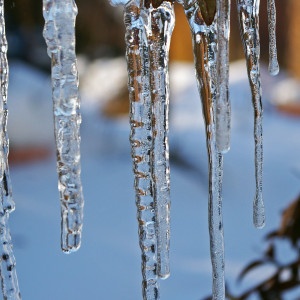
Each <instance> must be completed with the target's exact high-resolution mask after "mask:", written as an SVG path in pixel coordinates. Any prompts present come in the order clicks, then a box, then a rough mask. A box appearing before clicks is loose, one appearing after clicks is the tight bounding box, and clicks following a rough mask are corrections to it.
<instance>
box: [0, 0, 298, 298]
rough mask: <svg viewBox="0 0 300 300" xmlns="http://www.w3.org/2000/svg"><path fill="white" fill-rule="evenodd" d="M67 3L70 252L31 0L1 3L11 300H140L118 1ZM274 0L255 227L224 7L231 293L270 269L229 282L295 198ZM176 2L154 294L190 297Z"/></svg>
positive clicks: (243, 81)
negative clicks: (78, 157) (16, 292)
mask: <svg viewBox="0 0 300 300" xmlns="http://www.w3.org/2000/svg"><path fill="white" fill-rule="evenodd" d="M76 3H77V6H78V10H79V14H78V17H77V23H76V35H77V53H78V67H79V75H80V91H81V97H82V115H83V122H82V128H81V133H82V181H83V188H84V194H85V200H86V204H85V220H84V232H83V244H82V247H81V249H80V250H79V251H78V252H77V253H74V254H71V255H65V254H62V253H61V252H60V249H59V248H60V245H59V243H60V241H59V239H60V205H59V200H58V192H57V175H56V170H55V169H56V165H55V164H56V163H55V147H54V143H55V142H54V138H53V121H52V102H51V81H50V59H49V57H48V56H47V51H46V46H45V42H44V40H43V36H42V31H43V25H44V20H43V15H42V1H36V0H15V1H13V0H8V1H5V17H6V31H7V36H8V44H9V52H8V56H9V64H10V83H9V94H8V107H9V121H8V134H9V137H10V158H9V159H10V166H11V177H12V183H13V192H14V198H15V201H16V206H17V209H16V211H15V212H14V213H13V214H12V215H11V218H10V227H11V233H12V239H13V242H14V250H15V255H16V259H17V271H18V275H19V284H20V289H21V292H22V294H23V299H31V300H38V299H43V300H48V299H49V300H50V299H51V300H52V299H58V300H63V299H66V300H71V299H72V300H77V299H78V300H79V299H109V300H110V299H112V300H114V299H123V300H133V299H141V298H142V297H141V291H140V286H141V275H140V250H139V246H138V240H137V222H136V208H135V200H134V192H133V175H132V166H131V158H130V147H129V141H128V136H129V123H128V110H129V103H128V93H127V88H126V81H127V76H126V62H125V57H124V53H125V44H124V25H123V14H122V8H120V7H118V8H116V7H111V6H110V4H109V3H108V1H107V0H77V1H76ZM276 6H277V11H278V14H277V22H278V23H277V24H278V25H277V41H278V43H277V45H278V58H279V63H280V68H281V72H280V74H279V75H278V76H277V77H274V78H273V77H271V76H270V75H269V74H268V72H267V63H268V32H267V1H266V0H263V1H261V9H260V11H261V17H260V33H261V64H262V88H263V102H264V109H265V120H264V139H265V152H264V156H265V172H264V195H265V201H266V211H267V225H266V227H265V229H263V230H260V231H258V230H256V229H254V228H253V226H252V212H251V209H252V208H251V206H252V199H253V195H254V159H253V157H254V145H253V133H252V132H253V112H252V107H251V96H250V90H249V87H248V82H247V75H246V68H245V61H244V55H243V51H242V44H241V41H240V36H239V27H238V21H237V18H236V15H237V14H236V4H235V2H234V1H233V3H232V13H231V17H232V21H231V44H230V60H231V67H230V93H231V100H232V144H231V150H230V152H229V153H228V154H226V155H225V162H224V188H223V190H224V191H223V192H224V228H225V247H226V249H225V251H226V280H227V283H228V288H229V289H230V291H232V292H233V293H235V294H236V295H238V294H240V293H242V292H243V291H245V290H247V289H249V288H251V287H253V286H255V285H257V284H258V283H259V282H260V281H262V280H264V279H266V278H268V276H271V275H272V274H273V273H274V272H275V269H276V268H274V266H267V267H265V266H264V267H263V268H260V269H258V270H254V271H253V273H251V274H250V275H249V276H246V277H245V279H244V280H243V281H241V282H237V281H236V279H237V277H238V274H239V273H240V272H241V270H242V269H243V268H244V267H245V266H246V265H247V264H248V263H249V262H251V261H253V260H255V259H258V258H259V257H260V255H261V254H262V253H263V251H264V250H265V249H266V247H267V246H268V243H267V242H266V241H265V240H264V236H266V235H267V233H268V232H270V231H271V230H274V229H275V228H277V227H278V226H279V223H280V220H281V213H282V211H283V210H284V209H285V208H286V207H287V206H288V205H289V203H290V202H291V201H292V200H293V199H295V197H297V195H298V193H299V178H300V162H299V159H298V156H299V146H300V139H299V130H298V128H299V125H300V119H299V116H300V101H299V100H300V86H299V78H300V58H299V57H300V56H299V41H300V30H299V26H300V19H299V17H298V11H299V9H300V2H299V1H298V0H287V1H276ZM175 9H176V25H175V30H174V33H173V36H172V42H171V51H170V84H171V86H170V89H171V99H170V106H171V107H170V156H171V196H172V212H171V216H172V241H171V270H172V275H171V277H170V278H169V279H168V280H165V281H162V282H161V299H173V300H182V299H185V300H190V299H191V300H192V299H193V300H199V299H203V297H205V296H207V295H209V294H210V291H211V266H210V256H209V238H208V225H207V197H208V196H207V156H206V146H205V130H204V126H203V121H202V112H201V104H200V100H199V96H198V93H197V87H196V81H195V78H194V69H193V54H192V48H191V37H190V33H189V28H188V25H187V22H186V20H185V16H184V13H183V10H182V8H181V7H180V6H179V5H176V6H175ZM278 249H279V250H278V253H277V255H278V259H279V260H280V261H281V262H282V263H285V262H289V261H291V260H293V259H295V253H294V251H293V248H292V247H291V245H290V243H289V241H283V242H282V243H281V244H280V247H279V248H278ZM286 276H287V277H288V276H289V274H286ZM299 295H300V291H299V288H298V289H297V288H296V289H293V290H292V291H288V292H286V293H285V294H284V298H283V299H287V300H289V299H290V300H295V299H300V296H299ZM0 299H1V297H0ZM249 299H250V298H249ZM251 299H259V298H258V296H257V295H256V296H253V298H251Z"/></svg>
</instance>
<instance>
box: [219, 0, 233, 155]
mask: <svg viewBox="0 0 300 300" xmlns="http://www.w3.org/2000/svg"><path fill="white" fill-rule="evenodd" d="M216 1H217V12H216V14H217V29H218V30H217V35H218V52H217V73H218V88H219V94H218V97H217V109H216V126H217V129H216V130H217V135H216V142H217V148H218V151H219V152H222V153H225V152H227V151H228V150H229V148H230V118H231V108H230V101H229V91H228V87H229V33H230V0H216Z"/></svg>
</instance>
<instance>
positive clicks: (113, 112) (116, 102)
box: [101, 85, 129, 118]
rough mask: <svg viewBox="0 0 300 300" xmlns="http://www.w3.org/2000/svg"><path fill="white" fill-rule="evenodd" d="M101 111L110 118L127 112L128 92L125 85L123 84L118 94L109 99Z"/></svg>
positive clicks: (124, 114)
mask: <svg viewBox="0 0 300 300" xmlns="http://www.w3.org/2000/svg"><path fill="white" fill-rule="evenodd" d="M101 112H102V113H103V114H104V115H105V116H106V117H110V118H117V117H121V116H126V115H128V113H129V94H128V88H127V85H124V86H123V87H122V88H121V89H120V92H119V93H118V95H117V96H116V97H114V98H112V99H110V100H109V101H108V102H107V103H106V104H105V105H104V107H103V108H102V109H101Z"/></svg>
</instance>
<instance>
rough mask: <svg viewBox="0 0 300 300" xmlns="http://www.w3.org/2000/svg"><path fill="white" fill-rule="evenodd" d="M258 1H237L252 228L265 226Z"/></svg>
mask: <svg viewBox="0 0 300 300" xmlns="http://www.w3.org/2000/svg"><path fill="white" fill-rule="evenodd" d="M259 2H260V1H259V0H237V7H238V15H239V21H240V28H241V37H242V41H243V45H244V51H245V56H246V61H247V70H248V77H249V83H250V88H251V92H252V102H253V108H254V140H255V180H256V192H255V198H254V202H253V222H254V225H255V227H257V228H262V227H264V225H265V209H264V203H263V196H262V177H263V175H262V173H263V171H262V169H263V135H262V118H263V108H262V102H261V79H260V68H259V58H260V41H259V26H258V24H259Z"/></svg>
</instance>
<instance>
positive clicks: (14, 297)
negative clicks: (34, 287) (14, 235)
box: [0, 0, 21, 300]
mask: <svg viewBox="0 0 300 300" xmlns="http://www.w3.org/2000/svg"><path fill="white" fill-rule="evenodd" d="M0 29H1V33H0V84H1V87H0V116H1V121H0V123H1V131H0V134H1V137H0V142H1V148H0V165H1V168H0V170H1V171H0V172H1V191H0V193H1V194H0V195H1V204H0V279H1V286H2V293H3V298H4V299H10V300H19V299H21V294H20V290H19V284H18V279H17V273H16V267H15V266H16V261H15V257H14V254H13V251H12V241H11V236H10V232H9V228H8V218H9V213H10V212H11V211H13V210H14V208H15V204H14V202H13V199H12V189H11V181H10V176H9V169H8V150H9V148H8V147H9V141H8V136H7V130H6V128H7V88H8V62H7V40H6V34H5V20H4V0H0Z"/></svg>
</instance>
